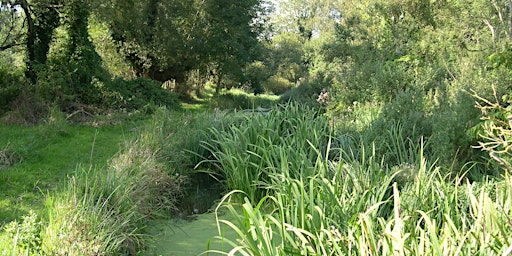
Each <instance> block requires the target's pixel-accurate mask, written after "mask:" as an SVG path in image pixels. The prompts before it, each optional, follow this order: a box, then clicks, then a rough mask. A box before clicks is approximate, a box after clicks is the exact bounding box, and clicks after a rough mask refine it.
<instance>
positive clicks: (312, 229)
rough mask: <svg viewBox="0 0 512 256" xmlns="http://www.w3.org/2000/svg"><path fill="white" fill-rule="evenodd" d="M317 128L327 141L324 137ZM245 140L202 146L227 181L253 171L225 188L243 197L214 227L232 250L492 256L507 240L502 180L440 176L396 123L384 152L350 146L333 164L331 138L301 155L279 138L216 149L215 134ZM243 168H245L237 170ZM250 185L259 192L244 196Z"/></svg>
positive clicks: (507, 183) (506, 186) (506, 191)
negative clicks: (224, 231) (222, 227)
mask: <svg viewBox="0 0 512 256" xmlns="http://www.w3.org/2000/svg"><path fill="white" fill-rule="evenodd" d="M233 129H241V128H240V127H234V128H233ZM244 129H246V130H250V129H251V128H250V127H245V128H244ZM244 131H245V130H244ZM325 131H328V133H327V134H326V133H324V134H323V136H324V138H328V137H329V136H328V135H329V134H330V133H331V132H330V131H329V130H325ZM234 134H236V136H234ZM247 134H250V133H244V132H240V133H236V132H233V133H231V134H230V133H227V134H220V133H219V134H217V135H216V136H217V137H216V143H219V142H220V143H219V144H220V145H221V146H219V147H216V148H214V147H213V146H212V147H210V148H209V149H210V150H211V151H212V154H213V155H214V156H216V157H217V158H216V159H217V162H216V163H217V164H219V166H220V167H221V168H224V167H227V168H226V170H222V172H225V173H224V174H225V175H232V178H233V180H234V181H236V180H237V178H239V177H238V176H237V175H245V174H244V173H242V174H240V173H235V172H233V173H231V171H248V170H251V171H252V175H254V176H247V177H243V179H239V181H241V182H240V184H238V183H236V184H235V183H234V181H233V183H232V184H235V185H237V186H238V187H236V189H239V190H241V191H243V194H244V195H246V199H245V200H244V201H243V203H242V205H241V209H240V210H237V205H236V204H227V205H225V206H220V207H227V208H228V209H229V211H230V212H231V214H232V215H234V216H235V219H234V221H219V223H221V222H222V223H224V224H227V225H228V226H230V227H232V228H233V229H235V231H236V233H237V234H238V235H239V239H237V240H236V241H235V240H233V241H230V242H231V244H232V245H233V250H232V251H231V252H230V253H234V252H237V253H241V254H243V255H460V254H462V255H496V254H502V253H504V252H505V251H506V250H507V249H509V247H510V245H511V244H512V238H511V237H510V232H509V231H508V230H510V228H512V221H511V219H510V217H509V216H511V214H512V212H511V210H512V209H511V208H512V207H511V206H510V205H512V204H510V203H511V200H512V182H511V179H510V177H504V178H503V180H487V181H483V182H481V183H470V181H469V180H468V179H466V178H465V177H464V176H462V175H458V176H457V175H455V176H452V175H446V174H444V173H446V170H442V169H441V168H439V167H437V166H436V165H435V161H428V159H427V158H426V157H425V156H424V150H423V148H424V144H423V143H422V141H418V142H416V143H415V142H413V141H412V140H400V139H399V138H400V137H401V134H400V127H396V130H392V131H390V132H388V133H387V135H386V136H388V137H387V138H386V139H385V141H387V142H388V143H389V144H386V145H385V147H383V148H384V149H387V151H386V152H385V153H384V154H382V155H377V152H376V150H375V146H374V144H372V143H369V142H368V141H364V140H361V141H359V142H358V143H357V144H359V145H360V146H359V147H360V148H359V149H357V150H351V149H348V150H351V153H347V152H346V151H347V148H343V149H336V150H335V152H337V153H338V154H339V156H338V157H334V158H333V157H331V155H332V154H331V153H330V152H332V151H333V150H334V149H331V144H330V143H329V140H327V143H325V144H320V143H319V144H315V143H314V142H311V141H308V140H306V143H307V147H308V148H307V149H300V148H297V147H295V145H294V144H293V143H290V144H287V143H281V142H282V140H279V139H265V140H263V139H259V140H256V142H258V143H259V144H257V145H255V143H253V144H251V143H247V144H246V145H251V146H252V147H253V150H247V147H241V148H238V149H237V150H234V149H230V151H227V150H226V151H224V150H225V149H226V148H228V147H227V146H228V145H224V144H223V143H224V142H223V140H222V137H221V136H224V135H228V136H232V137H229V138H230V140H229V142H230V143H235V144H236V143H239V142H240V141H248V138H247V137H246V135H247ZM309 134H311V132H310V133H309ZM318 135H319V137H322V134H318ZM228 136H227V137H228ZM257 138H259V137H257ZM359 138H364V137H363V136H361V137H359ZM354 141H357V140H354ZM226 144H229V143H227V142H226ZM353 144H354V143H352V145H353ZM238 145H240V144H238ZM339 145H341V144H339ZM320 147H323V148H324V150H319V148H320ZM383 148H381V149H383ZM241 149H245V150H241ZM306 152H313V153H314V154H308V153H306ZM355 153H357V155H355ZM312 156H313V157H312ZM228 157H229V159H230V160H229V161H226V160H225V159H226V158H228ZM386 158H392V159H393V160H392V161H386ZM223 161H225V162H223ZM244 162H245V163H246V166H245V167H243V168H246V169H236V168H239V165H240V164H243V163H244ZM247 163H252V165H249V164H247ZM390 163H394V164H391V165H390ZM230 168H231V169H230ZM449 171H450V170H449ZM456 173H458V172H456ZM253 179H255V180H253ZM243 182H247V183H245V184H242V183H243ZM255 186H257V188H258V189H259V191H260V193H261V194H259V195H258V196H254V194H251V193H253V191H254V190H255ZM232 188H234V187H232ZM236 194H238V195H240V193H234V194H228V195H227V196H228V197H229V196H233V195H236ZM226 200H227V199H226ZM219 209H220V208H219ZM240 213H241V214H240ZM221 236H222V235H221ZM269 248H273V249H274V250H269ZM268 253H272V254H268Z"/></svg>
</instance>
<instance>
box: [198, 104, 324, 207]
mask: <svg viewBox="0 0 512 256" xmlns="http://www.w3.org/2000/svg"><path fill="white" fill-rule="evenodd" d="M239 115H240V114H239ZM241 115H242V118H243V120H242V121H240V122H239V123H233V124H231V125H229V126H228V127H225V128H224V129H218V128H215V127H213V128H211V129H210V132H209V134H208V135H209V136H208V140H205V141H203V142H202V146H203V147H204V148H205V149H206V150H208V151H209V152H210V155H211V159H205V160H203V161H202V162H201V163H200V164H210V165H213V166H215V167H216V171H217V174H218V175H220V176H221V178H222V179H223V180H225V181H226V183H227V186H228V187H229V188H230V189H239V190H243V191H244V192H245V193H247V195H248V196H249V198H250V199H251V200H253V201H254V200H259V199H261V198H262V197H263V196H265V195H266V193H267V192H268V188H266V184H267V183H268V182H269V180H270V177H269V175H268V172H266V170H267V169H272V168H282V169H284V168H286V169H291V170H294V171H295V172H294V173H290V175H291V176H293V177H299V176H302V175H304V176H307V175H309V174H311V172H313V171H314V169H313V162H314V161H315V160H314V159H315V156H316V154H317V153H316V151H315V150H314V149H312V148H311V147H310V146H309V143H313V144H315V145H327V142H328V140H329V133H330V132H329V131H330V126H329V122H328V120H327V118H325V117H322V116H321V115H320V114H319V113H318V112H317V111H316V110H314V109H312V108H309V107H303V106H300V105H298V104H290V105H283V106H281V107H279V108H276V109H273V110H271V111H270V112H268V113H247V114H245V115H244V114H241ZM291 152H293V153H291Z"/></svg>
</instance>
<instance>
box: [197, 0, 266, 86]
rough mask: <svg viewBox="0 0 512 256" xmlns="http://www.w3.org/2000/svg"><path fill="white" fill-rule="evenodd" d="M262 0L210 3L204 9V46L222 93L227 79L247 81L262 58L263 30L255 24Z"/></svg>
mask: <svg viewBox="0 0 512 256" xmlns="http://www.w3.org/2000/svg"><path fill="white" fill-rule="evenodd" d="M259 11H261V9H260V8H259V1H258V0H244V1H230V0H207V1H205V5H204V17H203V22H205V29H204V41H203V42H204V45H205V46H206V48H205V50H206V51H205V54H206V56H207V60H208V62H209V63H212V64H213V65H214V66H215V69H216V72H217V74H216V76H217V82H216V84H217V87H216V93H217V94H218V93H219V91H220V88H221V86H220V84H221V81H222V78H223V76H225V75H231V76H232V77H234V78H235V80H238V81H239V82H242V81H243V69H244V67H245V66H246V65H248V64H249V63H251V62H252V61H253V60H255V59H256V58H257V57H258V54H259V53H260V52H259V42H258V35H259V34H260V32H261V30H260V27H258V26H254V25H257V24H255V23H254V20H255V19H256V18H257V15H258V12H259Z"/></svg>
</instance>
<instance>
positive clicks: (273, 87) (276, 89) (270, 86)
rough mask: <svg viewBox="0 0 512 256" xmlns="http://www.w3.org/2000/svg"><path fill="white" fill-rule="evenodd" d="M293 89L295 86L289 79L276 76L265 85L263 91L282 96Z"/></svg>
mask: <svg viewBox="0 0 512 256" xmlns="http://www.w3.org/2000/svg"><path fill="white" fill-rule="evenodd" d="M293 87H294V84H293V83H292V82H290V81H289V80H288V79H286V78H283V77H279V76H275V75H274V76H272V77H270V78H269V79H268V80H266V81H265V82H264V83H263V89H264V90H265V92H267V93H273V94H276V95H281V94H283V93H285V92H286V91H288V90H291V89H292V88H293Z"/></svg>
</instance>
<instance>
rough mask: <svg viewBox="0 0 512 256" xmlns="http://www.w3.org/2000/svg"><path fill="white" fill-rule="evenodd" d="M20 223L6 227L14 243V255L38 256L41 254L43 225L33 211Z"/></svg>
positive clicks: (12, 223) (13, 223)
mask: <svg viewBox="0 0 512 256" xmlns="http://www.w3.org/2000/svg"><path fill="white" fill-rule="evenodd" d="M22 219H23V221H21V222H20V223H18V222H16V221H14V222H10V223H9V224H7V225H6V226H5V232H6V233H7V234H8V236H9V238H10V239H11V241H12V244H11V246H12V247H13V248H11V250H12V252H13V254H19V255H21V254H23V255H37V254H40V253H41V242H42V240H41V232H42V229H43V224H42V222H41V221H40V220H39V217H38V216H37V214H36V213H35V212H33V211H30V213H29V214H28V215H26V216H23V217H22Z"/></svg>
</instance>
